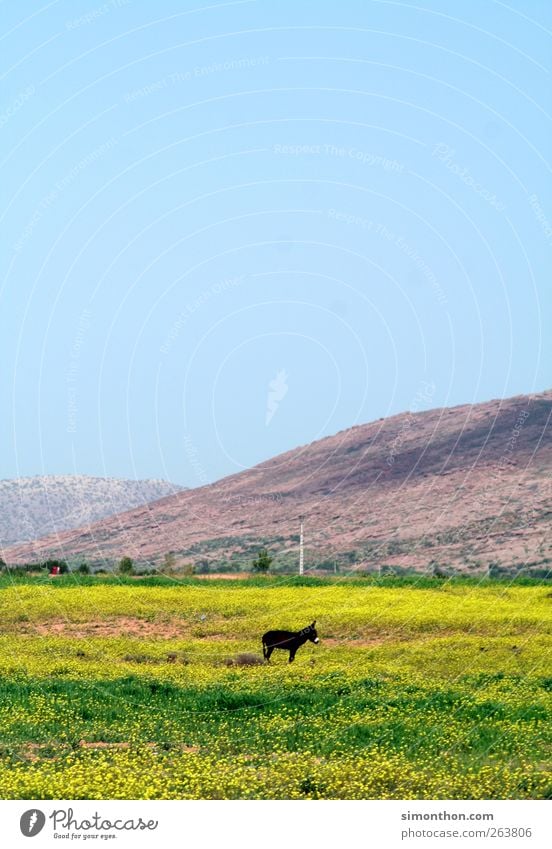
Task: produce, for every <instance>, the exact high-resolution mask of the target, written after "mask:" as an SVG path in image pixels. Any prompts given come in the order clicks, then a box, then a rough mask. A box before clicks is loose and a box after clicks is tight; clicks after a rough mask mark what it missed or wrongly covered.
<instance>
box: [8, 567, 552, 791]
mask: <svg viewBox="0 0 552 849" xmlns="http://www.w3.org/2000/svg"><path fill="white" fill-rule="evenodd" d="M551 602H552V592H551V589H550V586H549V585H548V586H546V585H545V584H532V585H530V584H527V585H525V584H522V583H520V584H508V583H501V582H498V581H497V582H493V581H485V582H481V583H476V582H474V581H469V580H464V581H463V580H457V581H455V580H453V581H444V582H443V581H441V582H439V581H432V580H423V579H418V580H411V581H398V580H392V579H389V580H381V581H378V580H339V579H336V580H333V579H329V580H315V579H310V580H309V579H304V580H297V579H292V578H289V577H287V578H286V577H281V578H266V579H262V578H258V579H251V580H245V581H243V580H241V581H237V580H236V581H233V580H225V581H201V580H198V579H185V580H182V581H175V580H171V579H168V578H167V579H155V578H146V579H132V578H128V579H121V578H108V577H106V578H92V577H89V578H87V577H85V576H82V577H81V576H79V577H77V576H74V575H68V576H62V577H60V578H54V579H49V578H45V577H41V578H33V577H27V578H24V579H14V578H11V577H10V576H6V577H3V578H2V579H0V798H2V799H20V798H25V799H48V798H69V799H89V798H91V799H125V798H131V799H135V798H145V799H196V798H202V799H215V798H217V799H219V798H222V799H266V798H276V799H282V798H287V799H320V798H332V799H366V798H378V799H395V798H396V799H434V798H440V799H454V798H465V799H468V798H469V799H479V798H482V799H503V798H512V799H519V798H551V797H552V779H551V777H550V770H549V765H550V762H549V755H550V742H551V728H552V722H551V721H550V720H551V718H552V670H551V667H550V651H549V650H550V630H551V629H550V625H551V622H552V615H551V609H552V605H551ZM313 619H316V620H317V628H318V633H319V636H320V638H321V643H320V644H319V645H318V646H314V645H312V644H311V643H307V644H306V645H305V646H303V647H302V648H301V649H300V650H299V652H298V654H297V658H296V660H295V662H294V663H293V664H291V665H290V664H288V663H287V655H286V654H284V653H283V652H275V654H274V655H273V658H272V662H271V664H270V665H266V664H263V663H260V662H259V663H254V662H253V661H254V658H251V657H245V658H242V657H241V655H244V654H245V655H248V656H249V655H256V656H257V657H258V659H259V661H260V660H262V657H261V644H260V637H261V634H262V633H263V632H264V631H265V630H268V629H269V628H273V627H283V628H291V629H294V630H295V629H299V628H301V627H303V626H304V625H306V624H308V623H309V622H311V621H312V620H313Z"/></svg>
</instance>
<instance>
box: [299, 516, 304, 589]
mask: <svg viewBox="0 0 552 849" xmlns="http://www.w3.org/2000/svg"><path fill="white" fill-rule="evenodd" d="M304 518H305V517H304V516H299V521H300V523H301V525H300V529H299V574H300V575H302V574H303V572H304V564H305V558H304V552H303V521H304Z"/></svg>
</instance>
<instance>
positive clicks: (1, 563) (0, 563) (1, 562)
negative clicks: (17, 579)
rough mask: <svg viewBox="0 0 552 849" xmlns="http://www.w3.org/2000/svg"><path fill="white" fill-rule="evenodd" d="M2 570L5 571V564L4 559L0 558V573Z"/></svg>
mask: <svg viewBox="0 0 552 849" xmlns="http://www.w3.org/2000/svg"><path fill="white" fill-rule="evenodd" d="M4 569H7V564H6V561H5V560H4V558H3V557H0V572H3V571H4Z"/></svg>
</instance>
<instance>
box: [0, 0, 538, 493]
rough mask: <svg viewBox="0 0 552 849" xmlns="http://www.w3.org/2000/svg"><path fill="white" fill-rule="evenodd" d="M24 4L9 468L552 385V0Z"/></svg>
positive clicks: (2, 348) (104, 465) (153, 465)
mask: <svg viewBox="0 0 552 849" xmlns="http://www.w3.org/2000/svg"><path fill="white" fill-rule="evenodd" d="M2 8H3V19H2V33H1V35H2V41H1V44H0V47H1V49H2V66H3V69H2V72H1V73H2V108H1V109H0V129H1V131H2V142H3V143H2V150H1V165H0V168H1V178H2V184H3V186H4V194H3V200H2V232H3V243H4V251H3V252H2V259H1V268H0V315H1V319H2V322H1V323H2V332H1V334H0V357H1V363H2V369H1V374H0V397H1V403H2V409H3V415H2V417H1V420H0V437H1V444H2V454H1V463H0V477H3V478H9V477H15V476H18V475H32V474H67V473H82V474H96V475H110V476H115V477H138V478H142V477H157V478H159V477H166V478H169V479H171V480H174V481H177V482H179V483H183V484H187V485H189V486H196V485H199V484H202V483H206V482H208V481H211V480H215V479H217V478H220V477H222V476H224V475H227V474H231V473H233V472H236V471H239V470H240V469H242V468H245V467H248V466H251V465H253V464H255V463H258V462H260V461H262V460H264V459H267V458H269V457H271V456H273V455H275V454H278V453H280V452H282V451H285V450H287V449H289V448H292V447H295V446H297V445H303V444H306V443H309V442H311V441H312V440H314V439H317V438H320V437H322V436H326V435H329V434H332V433H335V432H337V431H339V430H342V429H344V428H347V427H351V426H352V425H354V424H358V423H362V422H366V421H370V420H373V419H377V418H380V417H383V416H388V415H392V414H394V413H397V412H400V411H404V410H408V409H412V408H424V407H425V408H428V407H435V406H450V405H455V404H459V403H474V402H478V401H484V400H488V399H491V398H499V397H506V396H510V395H515V394H520V393H528V392H535V391H541V390H543V389H545V388H548V387H549V386H550V384H551V382H552V381H551V380H550V362H552V357H551V351H550V332H549V326H550V286H549V276H550V275H549V267H550V252H551V248H552V200H551V193H550V187H551V179H550V165H549V152H550V149H549V142H548V139H549V138H550V118H549V116H550V90H551V89H550V76H549V72H550V56H551V51H550V35H551V30H552V6H551V5H550V4H549V3H548V2H536V1H535V0H533V1H532V0H523V2H520V0H511V1H510V2H508V3H502V2H491V0H485V2H481V0H478V2H474V1H473V2H469V0H468V2H465V3H462V4H452V3H448V2H444V0H442V2H437V0H433V2H432V1H431V0H426V2H423V3H421V4H420V5H418V4H417V3H411V2H384V1H383V0H381V1H380V2H372V0H362V2H350V0H344V2H341V3H335V2H319V3H316V4H314V3H297V2H288V0H284V1H283V2H280V3H272V2H268V0H252V2H237V3H234V2H227V3H215V2H212V3H201V2H199V0H196V2H193V3H183V2H176V0H175V2H169V0H160V2H157V3H155V4H153V3H146V2H133V0H128V2H124V0H108V2H106V3H103V4H102V3H101V2H94V0H90V1H89V2H74V1H73V2H65V0H58V2H50V3H47V2H46V3H44V4H42V3H35V2H27V3H25V4H19V3H11V4H8V3H4V4H2ZM547 331H548V332H547Z"/></svg>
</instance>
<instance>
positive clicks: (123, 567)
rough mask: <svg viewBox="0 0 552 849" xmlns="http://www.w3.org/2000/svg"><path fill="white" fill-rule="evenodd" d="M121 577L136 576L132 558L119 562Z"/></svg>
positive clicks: (122, 559) (124, 558)
mask: <svg viewBox="0 0 552 849" xmlns="http://www.w3.org/2000/svg"><path fill="white" fill-rule="evenodd" d="M117 570H118V572H119V575H134V563H133V562H132V557H123V558H121V560H119V565H118V567H117Z"/></svg>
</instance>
